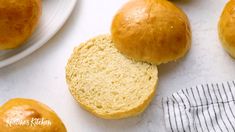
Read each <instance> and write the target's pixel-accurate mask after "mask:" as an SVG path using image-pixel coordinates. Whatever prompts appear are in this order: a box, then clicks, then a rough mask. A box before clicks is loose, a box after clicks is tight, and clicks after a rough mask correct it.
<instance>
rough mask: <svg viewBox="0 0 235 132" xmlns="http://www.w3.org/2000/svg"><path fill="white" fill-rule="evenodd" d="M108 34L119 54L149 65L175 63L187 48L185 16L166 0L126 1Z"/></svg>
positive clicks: (188, 43) (189, 43)
mask: <svg viewBox="0 0 235 132" xmlns="http://www.w3.org/2000/svg"><path fill="white" fill-rule="evenodd" d="M111 32H112V39H113V41H114V42H115V46H116V48H117V49H118V50H119V51H120V52H121V53H123V54H124V55H126V56H128V57H130V58H133V59H135V60H141V61H146V62H149V63H152V64H161V63H167V62H169V61H174V60H177V59H179V58H181V57H183V56H184V55H185V54H186V52H187V51H188V50H189V48H190V45H191V31H190V24H189V21H188V18H187V16H186V15H185V13H184V12H183V11H182V10H181V9H179V8H178V7H176V6H175V5H174V4H172V3H170V2H169V1H167V0H130V1H129V2H128V3H126V4H125V5H124V6H123V7H122V8H121V9H120V10H119V11H118V12H117V14H116V15H115V17H114V19H113V23H112V27H111Z"/></svg>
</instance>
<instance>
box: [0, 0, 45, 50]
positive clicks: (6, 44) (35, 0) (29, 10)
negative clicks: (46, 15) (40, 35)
mask: <svg viewBox="0 0 235 132" xmlns="http://www.w3.org/2000/svg"><path fill="white" fill-rule="evenodd" d="M40 16H41V0H21V1H20V2H19V1H18V0H0V50H4V49H12V48H16V47H18V46H20V45H22V44H23V43H24V42H25V41H26V40H27V39H28V38H29V37H30V36H31V34H32V33H33V32H34V30H35V28H36V26H37V24H38V21H39V18H40Z"/></svg>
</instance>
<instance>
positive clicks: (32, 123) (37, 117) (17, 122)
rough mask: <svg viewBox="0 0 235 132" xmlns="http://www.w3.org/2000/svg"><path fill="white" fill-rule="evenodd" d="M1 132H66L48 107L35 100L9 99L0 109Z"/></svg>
mask: <svg viewBox="0 0 235 132" xmlns="http://www.w3.org/2000/svg"><path fill="white" fill-rule="evenodd" d="M0 131H1V132H66V128H65V126H64V124H63V123H62V122H61V120H60V119H59V117H58V116H57V115H56V113H55V112H54V111H52V110H51V109H50V108H49V107H48V106H46V105H44V104H41V103H40V102H37V101H35V100H31V99H22V98H16V99H11V100H9V101H8V102H6V103H5V104H4V105H3V106H1V107H0Z"/></svg>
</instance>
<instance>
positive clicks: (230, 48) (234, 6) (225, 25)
mask: <svg viewBox="0 0 235 132" xmlns="http://www.w3.org/2000/svg"><path fill="white" fill-rule="evenodd" d="M218 29H219V37H220V40H221V41H222V45H223V47H224V48H225V50H226V51H227V52H228V53H229V54H230V55H231V56H232V57H234V58H235V0H230V1H229V2H228V3H227V4H226V6H225V7H224V10H223V13H222V15H221V17H220V21H219V25H218Z"/></svg>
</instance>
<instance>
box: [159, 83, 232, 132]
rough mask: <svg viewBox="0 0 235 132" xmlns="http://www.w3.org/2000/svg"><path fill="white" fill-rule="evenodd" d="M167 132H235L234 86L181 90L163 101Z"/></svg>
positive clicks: (201, 86) (229, 84) (223, 85)
mask: <svg viewBox="0 0 235 132" xmlns="http://www.w3.org/2000/svg"><path fill="white" fill-rule="evenodd" d="M162 105H163V111H164V118H165V124H166V129H167V131H168V132H235V82H234V81H231V82H224V83H217V84H205V85H199V86H195V87H191V88H188V89H184V90H180V91H179V92H176V93H174V94H173V95H172V96H170V97H166V98H163V100H162Z"/></svg>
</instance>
